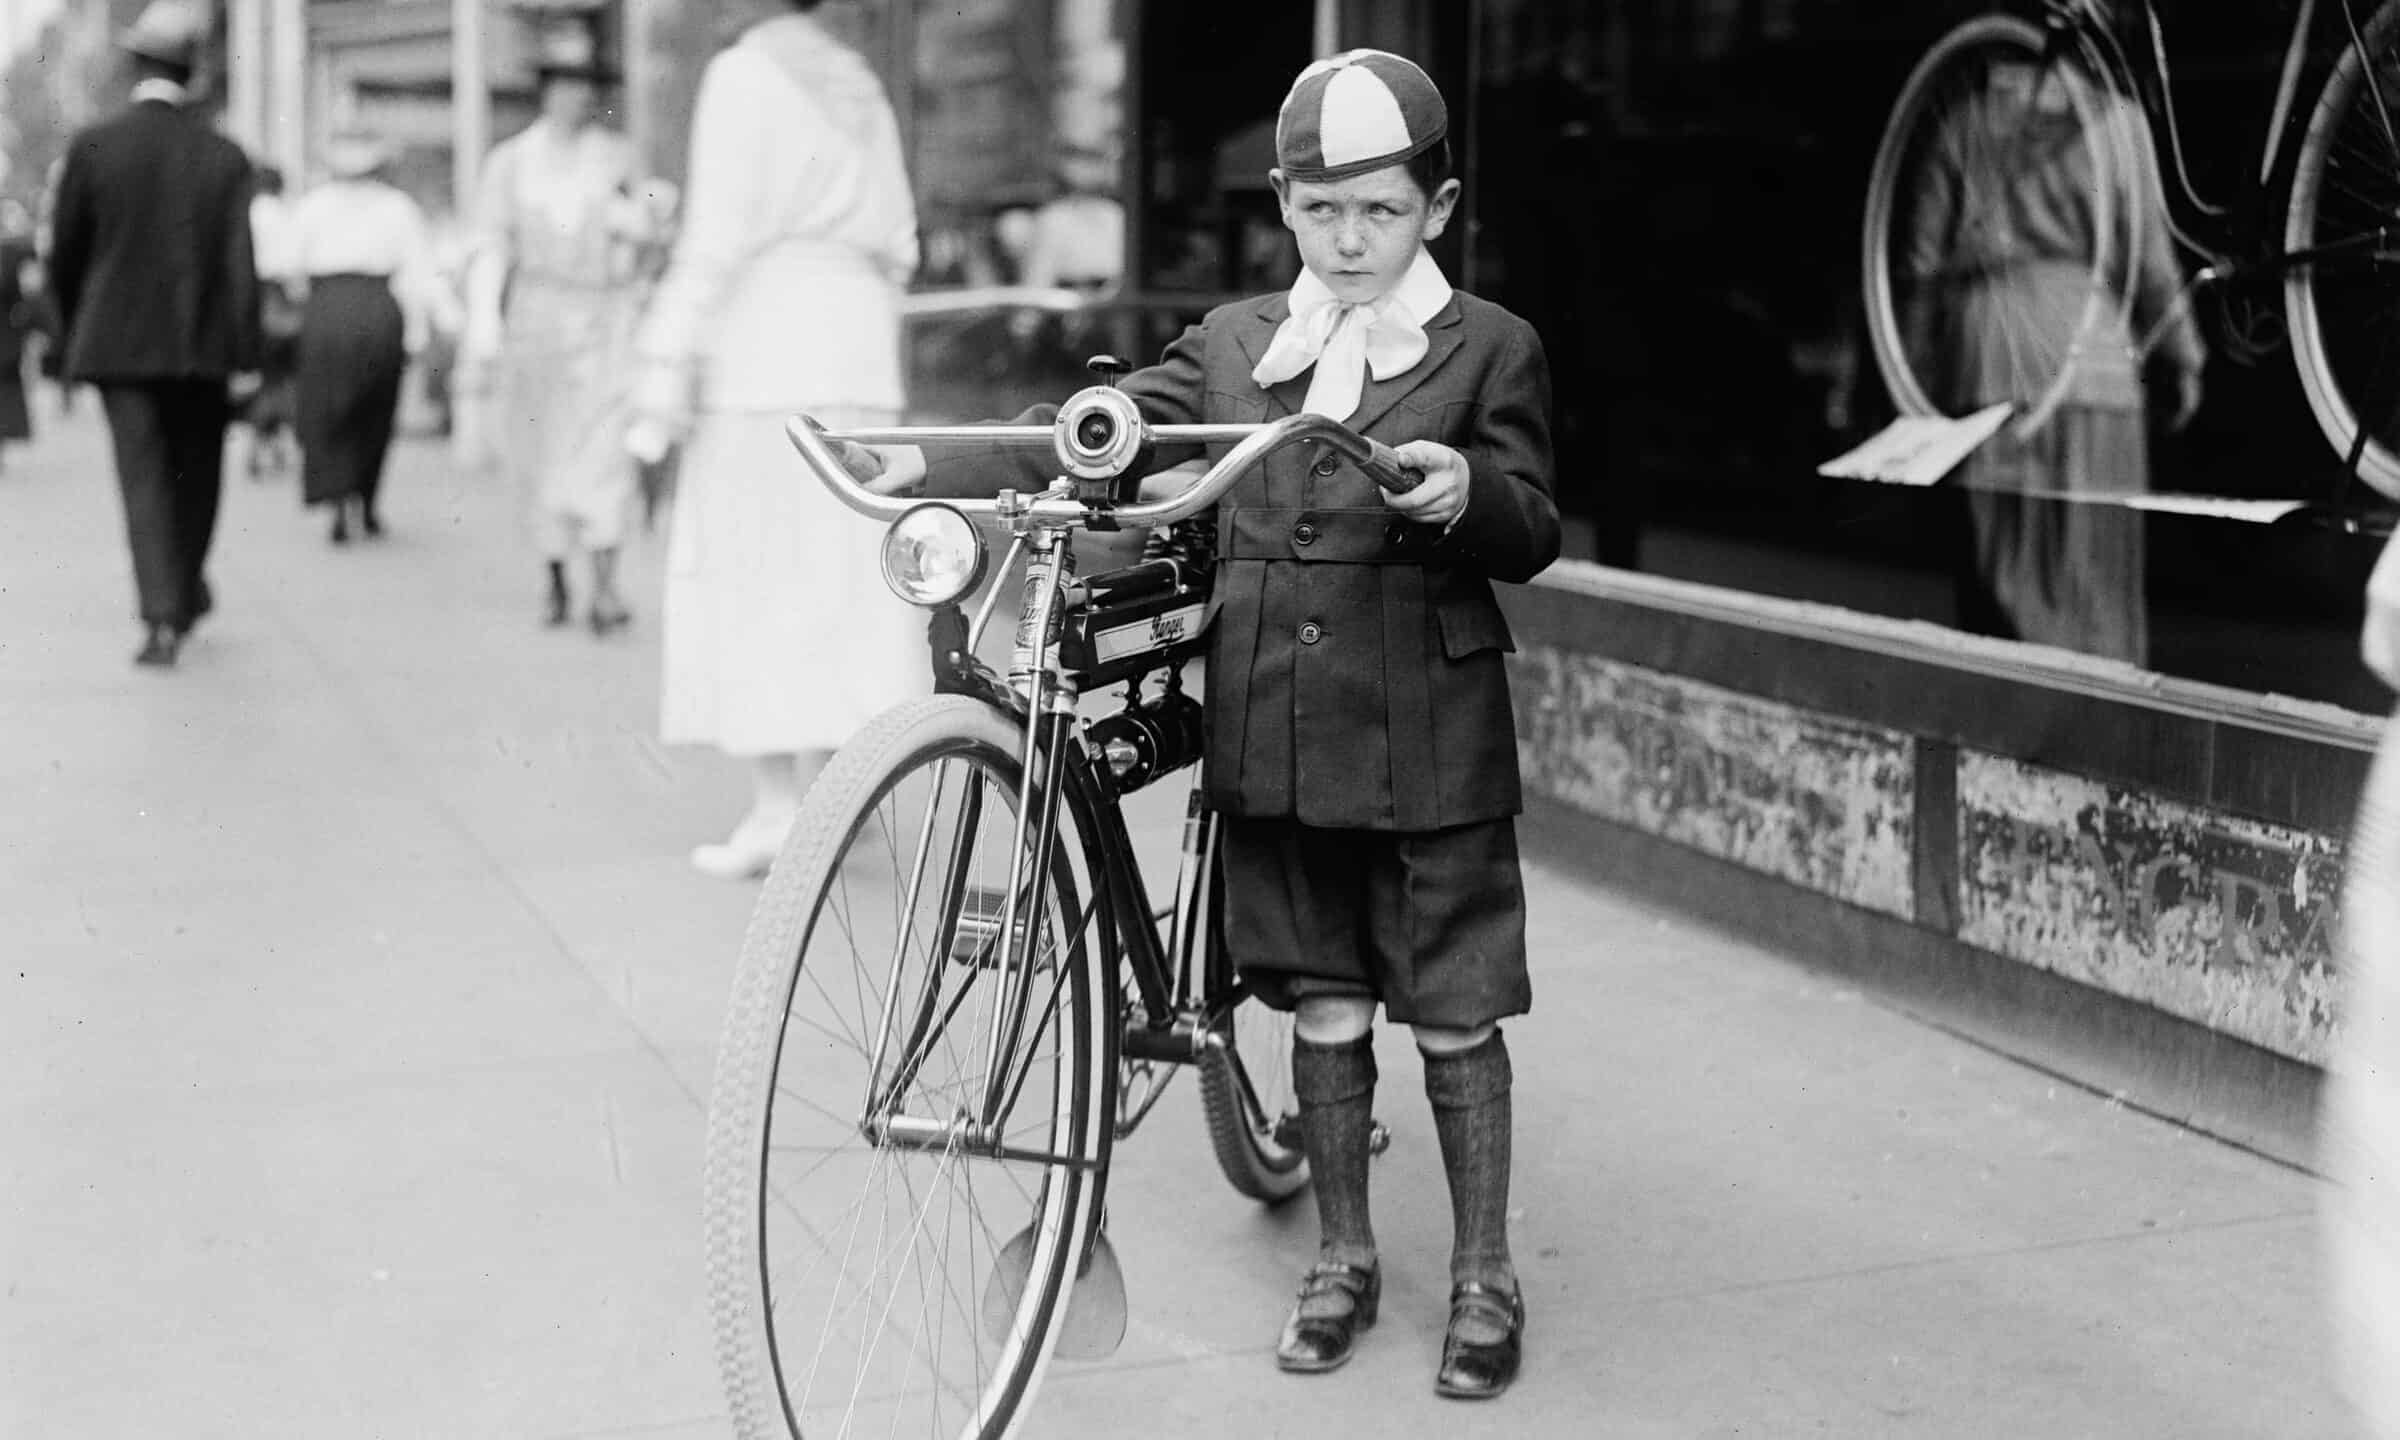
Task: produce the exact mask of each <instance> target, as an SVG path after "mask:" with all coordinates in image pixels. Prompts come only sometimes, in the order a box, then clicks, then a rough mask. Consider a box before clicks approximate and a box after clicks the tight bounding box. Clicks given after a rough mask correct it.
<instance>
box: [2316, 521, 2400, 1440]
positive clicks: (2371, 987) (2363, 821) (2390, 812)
mask: <svg viewBox="0 0 2400 1440" xmlns="http://www.w3.org/2000/svg"><path fill="white" fill-rule="evenodd" d="M2366 601H2367V603H2366V624H2365V626H2364V628H2363V630H2362V632H2361V635H2360V644H2359V649H2360V653H2361V656H2362V658H2363V659H2364V660H2365V661H2366V664H2367V668H2368V669H2369V670H2371V671H2373V672H2374V673H2375V676H2376V678H2378V679H2380V680H2381V681H2383V683H2384V684H2385V685H2387V686H2391V687H2392V688H2394V689H2400V544H2396V543H2394V542H2393V541H2389V540H2387V541H2386V542H2385V544H2384V548H2383V555H2382V557H2381V558H2380V559H2379V560H2378V561H2377V562H2376V565H2375V571H2374V574H2373V575H2372V576H2371V577H2369V579H2368V581H2367V596H2366ZM2344 872H2345V873H2344V877H2343V884H2342V896H2341V925H2340V929H2339V932H2338V933H2339V936H2340V950H2339V951H2338V953H2337V958H2336V961H2335V964H2336V965H2337V967H2338V973H2339V974H2340V975H2341V977H2342V979H2343V981H2344V982H2345V983H2344V991H2343V996H2342V1016H2341V1022H2342V1023H2341V1029H2340V1034H2339V1039H2338V1040H2337V1041H2336V1043H2335V1045H2334V1053H2333V1056H2332V1061H2331V1063H2330V1064H2329V1065H2328V1066H2327V1067H2326V1085H2325V1104H2324V1112H2323V1133H2322V1135H2321V1136H2320V1139H2319V1151H2320V1155H2321V1158H2322V1160H2323V1163H2324V1167H2325V1174H2326V1177H2327V1178H2328V1179H2329V1180H2330V1181H2331V1182H2332V1183H2331V1184H2330V1185H2328V1186H2327V1187H2326V1189H2325V1194H2324V1200H2323V1209H2324V1219H2325V1241H2326V1257H2325V1258H2326V1260H2327V1262H2328V1263H2327V1267H2326V1271H2325V1275H2326V1280H2327V1286H2328V1290H2329V1291H2330V1295H2331V1300H2332V1306H2331V1308H2332V1313H2333V1322H2334V1325H2333V1338H2334V1341H2335V1354H2336V1356H2337V1357H2338V1359H2339V1360H2340V1361H2341V1364H2340V1366H2339V1368H2338V1369H2337V1372H2336V1373H2337V1374H2338V1376H2339V1377H2340V1380H2341V1382H2342V1385H2343V1389H2344V1390H2345V1391H2346V1392H2347V1394H2348V1396H2349V1398H2350V1401H2351V1403H2352V1405H2353V1406H2354V1407H2355V1408H2356V1410H2357V1413H2358V1416H2359V1419H2360V1421H2361V1422H2362V1424H2361V1428H2360V1431H2359V1433H2360V1434H2361V1435H2362V1436H2365V1437H2370V1440H2400V724H2394V723H2387V724H2386V725H2385V726H2384V731H2383V742H2382V744H2381V745H2380V746H2379V747H2378V749H2377V752H2376V756H2375V763H2374V765H2373V767H2372V768H2371V769H2370V770H2369V771H2368V773H2367V787H2366V792H2365V793H2364V794H2363V795H2361V796H2360V797H2359V803H2358V813H2357V819H2356V820H2355V822H2354V823H2353V825H2352V828H2351V834H2350V845H2349V853H2348V855H2347V857H2346V859H2345V863H2344Z"/></svg>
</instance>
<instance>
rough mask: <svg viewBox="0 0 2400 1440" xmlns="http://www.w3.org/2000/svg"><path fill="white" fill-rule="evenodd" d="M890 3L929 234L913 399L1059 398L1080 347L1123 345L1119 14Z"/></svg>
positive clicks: (1094, 4) (919, 406)
mask: <svg viewBox="0 0 2400 1440" xmlns="http://www.w3.org/2000/svg"><path fill="white" fill-rule="evenodd" d="M892 8H893V9H894V10H904V11H905V15H906V23H905V26H904V27H902V30H903V38H902V39H901V41H900V42H899V43H900V45H901V48H902V51H903V54H904V55H905V57H906V58H905V61H904V68H905V71H906V77H907V78H906V81H905V83H904V84H901V85H898V86H896V87H895V90H896V92H897V93H896V95H895V100H896V102H897V104H898V106H899V108H900V110H901V124H902V129H903V131H904V133H905V135H906V138H907V143H908V146H909V152H910V154H909V169H910V174H911V177H912V180H913V182H914V184H915V186H916V190H917V208H918V218H919V224H920V227H921V230H922V235H923V240H924V263H923V265H922V267H921V269H920V271H919V274H918V279H917V288H918V291H919V295H918V297H917V300H916V302H915V305H916V311H915V314H914V316H913V317H912V319H911V321H910V350H911V366H912V374H911V394H912V397H913V399H912V404H913V406H914V408H915V409H916V410H917V411H918V412H919V413H920V414H921V415H923V416H926V417H928V418H932V417H937V416H939V417H952V418H955V417H964V416H972V415H985V414H997V413H1007V412H1011V411H1014V410H1015V409H1017V408H1018V407H1020V406H1021V405H1023V404H1024V403H1026V402H1027V401H1029V400H1032V399H1036V398H1057V397H1058V396H1060V395H1063V394H1064V393H1065V390H1066V388H1067V387H1070V386H1072V385H1073V384H1074V383H1076V379H1077V377H1079V376H1080V375H1081V373H1082V372H1081V370H1080V368H1079V367H1080V365H1081V362H1082V360H1083V358H1084V357H1085V356H1086V355H1088V354H1091V353H1094V352H1097V351H1100V350H1106V349H1111V348H1115V347H1114V346H1113V345H1112V343H1111V341H1110V338H1109V325H1108V317H1107V313H1106V312H1107V307H1108V306H1110V305H1111V304H1113V303H1114V301H1115V299H1116V297H1117V296H1118V295H1119V294H1120V293H1121V291H1122V290H1123V288H1124V278H1125V270H1124V266H1125V257H1126V253H1127V236H1126V228H1127V222H1126V206H1125V203H1124V195H1123V175H1124V168H1125V148H1124V147H1125V138H1124V137H1125V123H1124V113H1123V112H1124V103H1125V91H1126V75H1127V71H1128V58H1127V45H1126V42H1125V38H1124V37H1123V35H1122V34H1120V32H1119V15H1118V11H1119V9H1120V8H1121V7H1119V6H1117V5H1116V4H1114V3H1112V0H1039V3H1037V0H976V3H968V4H956V3H953V4H944V5H920V6H916V7H913V8H906V7H892ZM1012 292H1017V293H1018V294H1019V297H1020V298H1015V299H1012V298H1011V294H1012ZM1070 296H1071V297H1074V298H1073V299H1072V300H1069V299H1068V298H1067V297H1070Z"/></svg>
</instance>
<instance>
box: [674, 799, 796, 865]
mask: <svg viewBox="0 0 2400 1440" xmlns="http://www.w3.org/2000/svg"><path fill="white" fill-rule="evenodd" d="M793 818H794V817H792V816H789V815H785V816H781V817H761V816H758V815H756V814H753V815H750V816H748V817H747V818H745V819H744V820H743V821H742V823H741V824H739V825H736V826H735V827H733V834H732V835H730V836H728V837H727V838H726V839H725V840H723V841H721V842H719V843H716V844H712V845H701V846H697V847H695V848H694V849H693V850H692V868H693V869H695V870H697V871H699V872H700V873H701V874H703V875H710V876H714V877H715V878H717V879H719V880H755V879H757V878H758V877H760V876H761V875H764V874H766V873H767V870H768V868H769V867H771V866H772V865H774V863H775V857H776V856H777V855H780V854H782V853H783V842H784V841H785V840H786V839H787V838H789V837H790V835H791V833H792V820H793Z"/></svg>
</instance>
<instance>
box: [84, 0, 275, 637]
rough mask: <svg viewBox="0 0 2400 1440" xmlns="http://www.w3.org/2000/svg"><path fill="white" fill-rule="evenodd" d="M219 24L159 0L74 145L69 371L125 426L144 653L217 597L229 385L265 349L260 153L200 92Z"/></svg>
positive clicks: (177, 0)
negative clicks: (125, 73)
mask: <svg viewBox="0 0 2400 1440" xmlns="http://www.w3.org/2000/svg"><path fill="white" fill-rule="evenodd" d="M207 35H208V16H207V12H206V11H205V9H204V8H203V7H201V6H199V5H197V4H193V3H190V0H154V3H153V4H152V5H151V6H150V8H149V9H147V10H145V11H144V12H143V13H142V15H141V17H140V18H139V19H138V20H136V21H135V22H134V25H133V27H132V28H131V29H130V30H128V31H126V32H125V33H124V35H122V36H121V37H120V38H119V41H118V44H119V46H120V48H122V49H123V50H124V51H125V52H126V53H127V54H128V55H129V56H131V57H132V62H133V68H134V78H135V84H134V90H133V103H132V104H131V105H130V106H129V107H127V109H126V110H125V111H124V112H123V113H122V114H120V115H118V116H116V117H115V118H113V119H110V120H106V121H103V122H101V123H100V124H98V125H94V126H92V127H91V128H89V129H87V130H85V131H83V132H82V133H81V134H79V135H77V136H76V137H75V139H74V141H73V143H72V144H71V145H70V146H69V147H68V151H67V157H66V167H65V170H64V171H63V172H62V173H61V175H60V177H59V188H58V206H57V214H56V219H55V222H54V224H55V231H56V233H55V238H54V240H53V242H52V250H51V260H50V265H51V277H52V283H53V285H54V287H55V293H56V295H57V298H58V306H59V312H60V320H61V323H62V327H63V330H64V342H63V343H64V345H65V367H64V373H65V376H66V378H68V379H69V380H71V381H88V382H90V383H91V384H92V385H93V386H95V387H96V388H97V389H98V390H99V391H100V397H101V403H102V406H103V408H104V409H105V410H106V411H107V414H108V428H109V434H110V437H111V439H112V440H113V441H114V442H115V447H116V458H117V481H118V484H119V486H120V487H121V488H122V489H123V491H124V496H125V529H126V533H127V536H128V538H129V539H130V540H131V542H132V548H133V572H134V582H135V585H136V586H137V587H138V589H139V591H140V594H141V618H142V623H143V626H144V627H145V634H144V637H143V644H142V648H141V653H140V654H138V655H136V656H135V657H134V659H135V661H136V663H138V664H143V665H156V666H168V665H173V664H174V663H175V657H176V652H177V650H178V649H179V648H180V646H181V644H182V641H183V638H184V636H185V635H186V634H188V633H189V632H190V630H191V628H192V626H193V625H194V624H195V623H197V622H198V621H199V619H200V617H201V616H203V615H205V614H207V613H208V610H209V608H210V603H211V601H210V596H209V591H208V582H207V579H206V578H205V575H204V574H203V569H204V566H205V564H206V562H207V559H208V546H209V540H210V538H211V536H212V535H213V534H214V532H215V530H216V523H217V501H218V496H219V494H220V492H221V489H222V486H223V481H224V463H225V462H224V456H225V427H226V424H227V421H228V420H229V418H230V416H231V408H232V407H231V402H230V398H229V395H228V387H229V386H230V385H231V384H232V382H233V380H234V377H235V376H236V375H243V376H248V375H250V374H252V373H254V372H255V371H256V369H257V365H258V354H259V335H258V293H257V292H258V276H257V273H256V270H255V268H254V265H253V261H252V257H251V252H250V185H251V178H250V177H251V168H250V162H249V159H248V157H247V156H245V155H244V154H243V153H242V151H241V148H240V147H239V146H237V145H235V144H234V143H233V142H232V141H230V140H227V139H225V138H224V137H223V136H220V135H218V134H217V133H216V132H215V131H214V130H212V129H210V128H209V125H208V123H207V121H206V120H204V119H203V118H201V117H200V116H199V115H197V114H195V113H193V112H192V110H191V109H190V108H189V100H190V96H189V87H190V84H191V79H192V72H193V70H194V68H195V66H196V64H197V63H198V60H199V55H200V47H201V45H202V44H203V43H204V42H205V40H206V38H207Z"/></svg>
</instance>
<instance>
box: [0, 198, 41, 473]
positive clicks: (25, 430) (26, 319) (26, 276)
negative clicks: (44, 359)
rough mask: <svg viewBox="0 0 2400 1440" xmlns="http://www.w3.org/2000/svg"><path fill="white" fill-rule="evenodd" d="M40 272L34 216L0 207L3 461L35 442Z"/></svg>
mask: <svg viewBox="0 0 2400 1440" xmlns="http://www.w3.org/2000/svg"><path fill="white" fill-rule="evenodd" d="M41 303H42V301H41V278H40V266H39V265H38V264H37V263H36V262H35V260H34V254H33V212H32V211H30V210H28V209H26V208H25V206H24V204H23V202H21V201H17V200H9V201H0V456H5V454H6V452H7V449H8V447H9V446H10V445H11V444H14V443H17V442H20V441H25V440H31V439H32V438H33V408H32V407H31V406H30V405H28V404H27V403H26V401H25V347H26V342H27V341H28V340H29V339H31V338H32V337H33V336H34V335H35V334H36V333H38V332H39V331H40V329H41Z"/></svg>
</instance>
